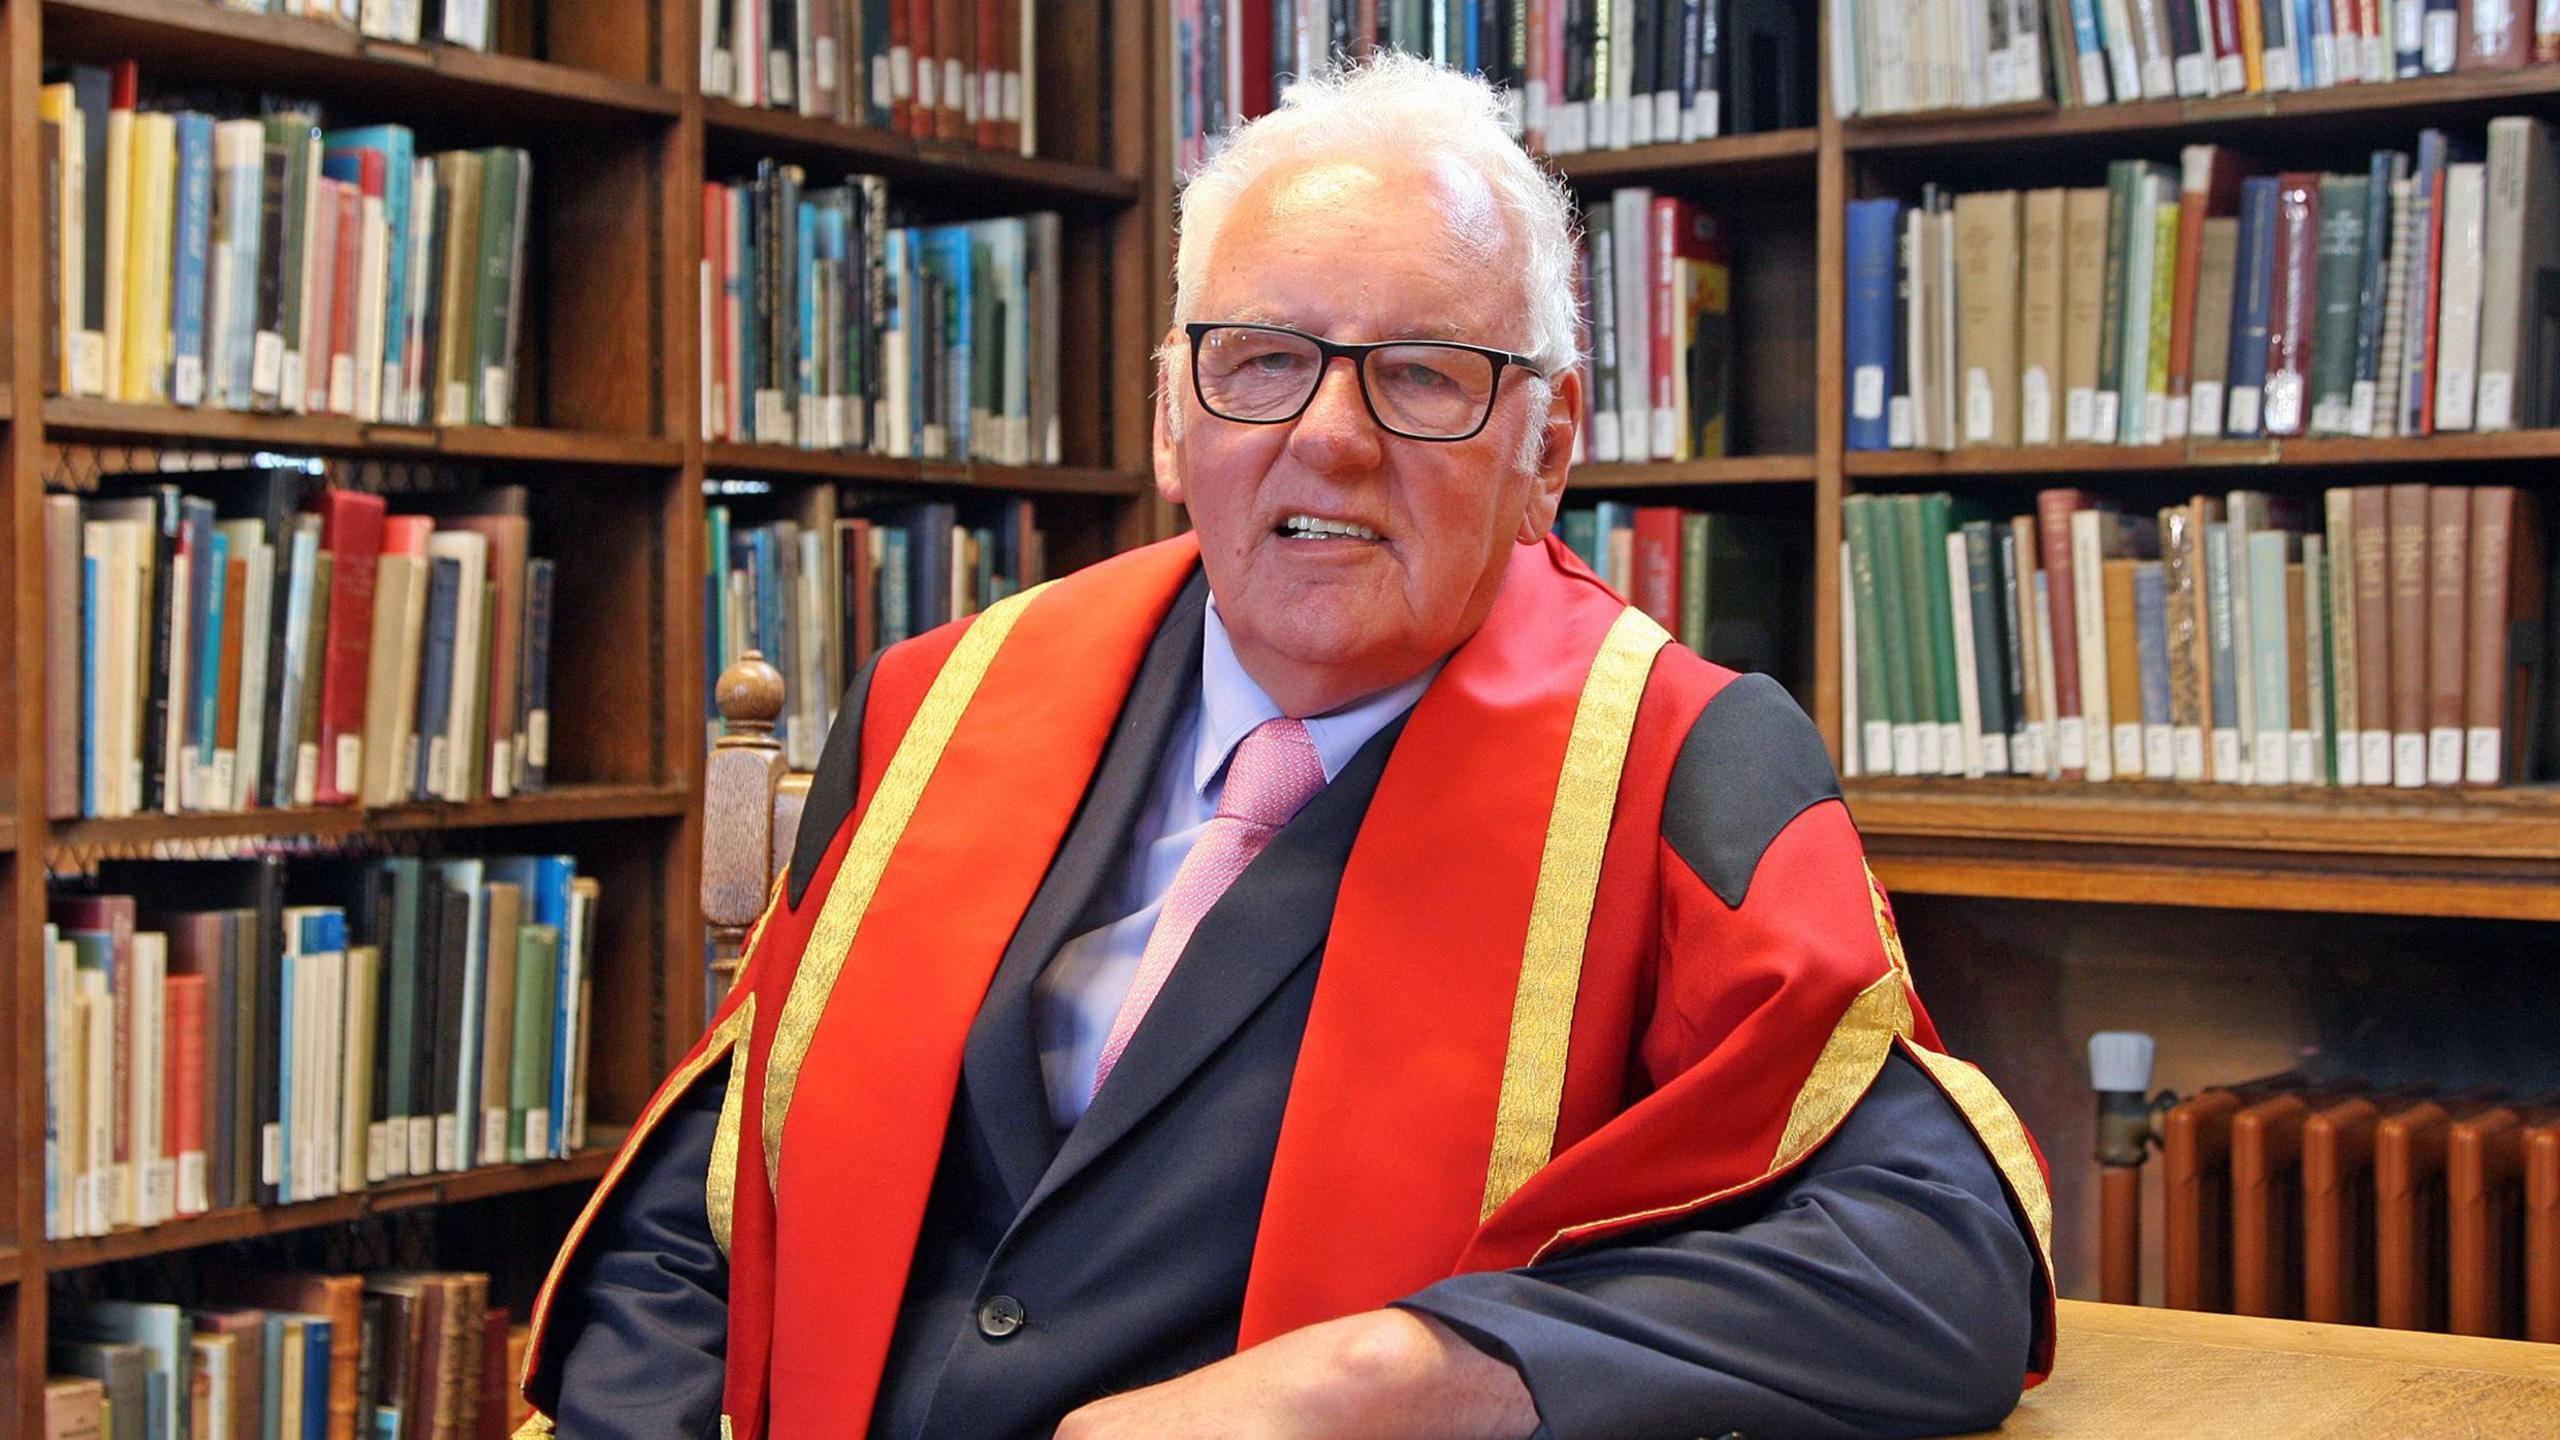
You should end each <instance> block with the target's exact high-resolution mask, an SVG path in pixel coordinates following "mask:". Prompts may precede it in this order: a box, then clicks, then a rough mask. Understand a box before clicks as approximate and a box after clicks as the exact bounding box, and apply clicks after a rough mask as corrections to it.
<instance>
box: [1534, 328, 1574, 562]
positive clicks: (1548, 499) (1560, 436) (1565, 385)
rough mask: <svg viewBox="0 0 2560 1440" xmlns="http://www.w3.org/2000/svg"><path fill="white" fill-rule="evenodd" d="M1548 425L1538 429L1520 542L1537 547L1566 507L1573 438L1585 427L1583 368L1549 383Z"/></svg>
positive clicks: (1566, 372)
mask: <svg viewBox="0 0 2560 1440" xmlns="http://www.w3.org/2000/svg"><path fill="white" fill-rule="evenodd" d="M1548 385H1549V390H1548V399H1547V423H1546V424H1544V425H1542V426H1540V427H1539V429H1538V438H1537V466H1536V469H1535V470H1534V471H1533V472H1532V473H1531V475H1530V477H1529V508H1528V509H1527V510H1526V511H1525V512H1524V513H1522V515H1521V517H1520V533H1519V541H1520V543H1521V544H1523V545H1535V544H1537V543H1538V542H1539V541H1541V540H1544V539H1546V538H1547V532H1548V531H1549V530H1551V529H1554V528H1555V523H1556V511H1557V510H1559V509H1561V508H1563V506H1564V482H1565V476H1566V474H1567V472H1569V471H1570V470H1572V469H1573V436H1574V432H1575V431H1576V430H1578V429H1580V428H1581V425H1582V367H1581V366H1579V365H1576V366H1574V367H1573V368H1572V369H1570V370H1567V371H1565V372H1564V373H1562V374H1560V375H1558V376H1556V378H1555V379H1554V380H1552V381H1550V382H1548Z"/></svg>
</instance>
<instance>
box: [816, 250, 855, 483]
mask: <svg viewBox="0 0 2560 1440" xmlns="http://www.w3.org/2000/svg"><path fill="white" fill-rule="evenodd" d="M845 219H846V215H845V211H844V208H843V207H842V206H841V205H837V204H828V205H824V206H821V207H819V209H818V259H819V260H820V261H822V262H823V263H824V264H825V265H826V266H827V268H828V270H829V272H830V273H832V274H833V275H834V276H835V277H836V281H837V284H836V287H835V294H836V297H837V298H836V311H837V313H838V314H839V315H848V314H849V307H850V305H851V303H852V302H851V301H850V300H849V299H847V297H846V287H845V283H844V282H845V281H846V279H847V278H848V276H847V272H846V268H845V257H844V227H845ZM816 304H817V302H816V300H815V299H814V298H812V300H811V301H810V305H811V310H812V315H813V316H814V314H815V307H816ZM818 329H819V326H818V325H817V324H815V323H814V321H813V323H812V324H811V326H810V330H811V332H812V333H813V335H814V333H815V332H816V331H817V330H818ZM834 329H835V333H836V341H835V347H834V348H835V352H836V353H834V354H831V355H828V356H826V357H824V363H822V364H821V365H820V366H819V367H818V368H817V369H816V371H815V373H814V374H813V375H812V376H811V382H812V385H813V387H814V388H815V389H816V390H817V391H818V398H819V400H820V402H821V405H822V408H824V407H827V406H833V407H834V409H835V410H836V411H841V410H842V409H843V407H842V406H841V405H839V404H836V402H837V401H839V400H840V399H841V398H842V395H843V391H842V389H841V388H830V387H829V383H828V382H829V378H830V377H829V375H828V372H829V371H830V370H833V371H835V372H837V382H838V386H839V387H840V386H841V384H842V383H843V381H844V380H846V379H849V378H850V376H851V375H852V373H853V372H852V369H851V367H850V366H845V365H841V364H838V363H836V362H837V360H838V358H839V357H840V356H841V354H842V352H843V347H844V346H846V345H847V344H849V343H851V340H852V337H853V326H852V325H851V324H850V323H839V324H837V325H836V326H835V327H834ZM817 343H818V342H817V340H816V339H814V338H813V339H812V340H811V341H810V342H809V344H810V353H811V354H813V355H814V354H816V353H817ZM848 434H849V432H848V430H847V427H846V426H845V424H844V421H843V417H842V416H841V414H838V415H837V416H836V418H835V419H834V420H833V421H831V422H830V423H829V425H828V428H827V430H826V431H825V433H823V434H822V435H821V436H820V438H821V439H822V440H825V441H827V442H828V443H829V444H831V445H832V444H841V443H843V442H844V440H845V439H846V438H847V437H848Z"/></svg>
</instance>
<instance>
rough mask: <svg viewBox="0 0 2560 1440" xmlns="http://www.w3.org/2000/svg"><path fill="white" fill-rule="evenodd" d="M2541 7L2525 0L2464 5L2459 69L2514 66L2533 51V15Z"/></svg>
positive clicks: (2477, 1)
mask: <svg viewBox="0 0 2560 1440" xmlns="http://www.w3.org/2000/svg"><path fill="white" fill-rule="evenodd" d="M2536 8H2538V7H2535V6H2529V5H2526V4H2525V3H2523V0H2504V3H2503V4H2483V3H2481V0H2473V3H2471V4H2468V5H2465V6H2463V7H2462V45H2461V48H2460V51H2459V53H2458V54H2457V55H2456V57H2455V60H2454V68H2455V69H2457V70H2513V69H2515V68H2516V67H2517V66H2519V65H2522V64H2523V63H2524V62H2525V61H2526V60H2528V59H2530V58H2531V57H2532V55H2533V15H2534V10H2535V9H2536Z"/></svg>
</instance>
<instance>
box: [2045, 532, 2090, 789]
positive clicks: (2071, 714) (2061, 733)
mask: <svg viewBox="0 0 2560 1440" xmlns="http://www.w3.org/2000/svg"><path fill="white" fill-rule="evenodd" d="M2083 504H2084V497H2083V496H2081V494H2080V493H2079V492H2078V491H2073V490H2047V491H2045V492H2044V493H2042V494H2040V495H2038V496H2037V497H2036V525H2037V536H2038V540H2039V542H2040V543H2039V549H2040V550H2041V551H2042V558H2043V561H2044V565H2043V573H2044V574H2045V575H2046V576H2048V577H2050V583H2049V584H2048V586H2047V597H2048V598H2047V603H2048V609H2047V614H2048V616H2049V619H2048V620H2047V628H2048V630H2049V632H2050V634H2051V636H2052V641H2051V643H2052V647H2053V666H2052V667H2051V670H2050V673H2051V674H2052V675H2053V677H2054V710H2053V724H2054V740H2053V751H2054V768H2055V770H2056V772H2057V773H2058V774H2059V776H2060V778H2062V779H2065V780H2080V779H2085V778H2087V775H2088V765H2089V759H2088V732H2087V726H2086V717H2085V716H2084V715H2083V714H2082V712H2081V701H2080V695H2081V688H2080V686H2081V682H2080V630H2079V619H2078V614H2077V612H2078V609H2079V590H2078V586H2077V584H2076V583H2075V577H2074V575H2073V573H2072V571H2073V559H2072V545H2071V516H2072V513H2073V512H2074V511H2076V510H2079V509H2080V508H2082V506H2083Z"/></svg>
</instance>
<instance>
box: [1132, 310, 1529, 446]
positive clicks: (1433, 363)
mask: <svg viewBox="0 0 2560 1440" xmlns="http://www.w3.org/2000/svg"><path fill="white" fill-rule="evenodd" d="M1183 329H1184V330H1185V332H1186V333H1188V334H1189V335H1190V337H1191V389H1192V392H1193V393H1194V394H1196V395H1198V396H1199V397H1200V406H1201V408H1202V409H1204V410H1207V411H1208V412H1209V413H1210V414H1212V415H1215V416H1217V417H1218V418H1219V419H1221V420H1232V421H1235V422H1236V423H1237V424H1239V425H1281V424H1286V423H1287V422H1289V421H1291V420H1295V419H1297V418H1298V417H1299V416H1300V415H1303V414H1305V413H1306V410H1307V406H1308V405H1309V404H1311V403H1313V402H1314V400H1315V398H1316V390H1317V389H1318V388H1319V387H1320V386H1322V385H1323V383H1324V374H1325V371H1326V370H1327V369H1329V368H1331V367H1332V365H1333V362H1334V361H1335V360H1336V359H1337V358H1339V359H1345V360H1349V361H1350V362H1351V367H1352V370H1353V372H1354V373H1355V374H1357V375H1358V376H1359V377H1360V398H1361V400H1362V402H1363V403H1365V404H1366V405H1367V406H1368V407H1369V415H1370V418H1372V419H1374V420H1376V421H1377V422H1378V424H1379V425H1380V427H1382V428H1383V429H1385V430H1386V431H1387V433H1389V434H1391V435H1401V436H1403V437H1404V438H1406V439H1408V440H1438V441H1454V440H1467V439H1472V438H1473V437H1474V436H1475V435H1476V433H1477V432H1479V431H1481V430H1483V429H1484V427H1485V422H1486V421H1488V420H1491V419H1492V418H1493V402H1494V399H1495V396H1496V395H1497V393H1498V392H1499V390H1500V388H1501V381H1502V372H1503V370H1504V369H1505V368H1508V367H1515V366H1516V367H1517V368H1519V369H1522V370H1526V371H1528V372H1529V373H1530V374H1532V375H1539V374H1544V373H1545V372H1544V371H1541V370H1540V369H1539V368H1538V366H1537V363H1536V362H1535V361H1533V360H1532V359H1530V358H1529V357H1528V356H1526V355H1514V354H1512V353H1511V352H1510V351H1508V350H1495V349H1491V348H1489V347H1487V346H1483V345H1468V344H1463V343H1461V342H1459V341H1455V340H1381V341H1375V342H1372V343H1369V344H1365V345H1337V344H1335V343H1334V342H1333V341H1330V340H1327V339H1324V338H1323V337H1322V336H1317V335H1310V334H1307V333H1306V332H1305V331H1303V330H1292V329H1290V328H1289V327H1287V326H1285V325H1246V324H1235V323H1229V322H1225V321H1217V320H1204V321H1194V322H1192V323H1191V324H1189V325H1186V326H1184V327H1183Z"/></svg>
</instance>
